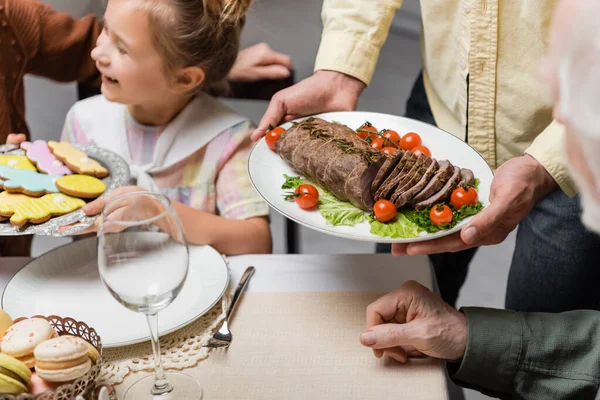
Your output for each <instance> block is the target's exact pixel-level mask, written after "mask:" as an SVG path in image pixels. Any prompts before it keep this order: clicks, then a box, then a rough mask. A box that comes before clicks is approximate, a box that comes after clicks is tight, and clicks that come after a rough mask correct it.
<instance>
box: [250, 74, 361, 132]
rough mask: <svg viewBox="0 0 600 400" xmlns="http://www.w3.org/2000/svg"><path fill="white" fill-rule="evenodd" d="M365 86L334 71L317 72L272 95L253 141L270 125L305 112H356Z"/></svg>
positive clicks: (298, 116)
mask: <svg viewBox="0 0 600 400" xmlns="http://www.w3.org/2000/svg"><path fill="white" fill-rule="evenodd" d="M365 87H366V85H365V84H364V83H363V82H362V81H360V80H358V79H356V78H353V77H351V76H349V75H346V74H342V73H341V72H335V71H317V72H315V74H314V75H313V76H311V77H310V78H306V79H304V80H303V81H301V82H299V83H297V84H295V85H294V86H292V87H289V88H287V89H284V90H282V91H280V92H278V93H276V94H275V96H273V98H272V99H271V103H270V104H269V108H268V109H267V111H266V113H265V115H264V116H263V118H262V119H261V120H260V123H259V124H258V128H257V129H256V130H255V131H254V133H252V140H254V141H256V140H258V139H260V138H261V137H263V136H264V135H265V133H266V131H267V129H268V127H269V126H277V125H279V124H280V123H281V122H287V121H291V120H293V119H296V118H300V117H304V116H306V115H311V114H317V113H322V112H328V111H354V110H355V109H356V104H357V103H358V97H359V96H360V94H361V93H362V91H363V90H364V88H365Z"/></svg>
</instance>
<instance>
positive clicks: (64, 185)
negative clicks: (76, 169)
mask: <svg viewBox="0 0 600 400" xmlns="http://www.w3.org/2000/svg"><path fill="white" fill-rule="evenodd" d="M56 187H57V188H58V189H59V190H60V191H61V192H63V193H66V194H68V195H69V196H75V197H81V198H84V199H95V198H96V197H98V196H100V195H101V194H102V193H104V191H106V185H105V184H104V182H102V181H101V180H100V179H98V178H94V177H93V176H88V175H66V176H62V177H60V178H58V179H57V180H56Z"/></svg>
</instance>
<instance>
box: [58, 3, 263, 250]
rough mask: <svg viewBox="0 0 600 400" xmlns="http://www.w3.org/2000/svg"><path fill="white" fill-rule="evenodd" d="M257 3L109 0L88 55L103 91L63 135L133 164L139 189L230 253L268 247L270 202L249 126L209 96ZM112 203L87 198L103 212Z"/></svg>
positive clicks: (93, 209)
mask: <svg viewBox="0 0 600 400" xmlns="http://www.w3.org/2000/svg"><path fill="white" fill-rule="evenodd" d="M250 3H251V0H195V1H190V0H109V1H108V6H107V10H106V13H105V25H104V30H103V32H102V34H101V35H100V37H99V38H98V41H97V46H96V48H95V49H94V50H93V51H92V58H93V59H94V60H95V62H96V65H97V67H98V69H99V70H100V72H101V74H102V95H101V96H97V97H93V98H91V99H87V100H84V101H81V102H79V103H77V104H75V105H74V106H73V108H72V109H71V111H70V112H69V114H68V116H67V121H66V124H65V127H64V131H63V140H68V141H71V142H74V143H94V144H95V145H97V146H99V147H103V148H107V149H109V150H112V151H114V152H116V153H117V154H119V155H120V156H122V157H123V158H124V159H125V160H127V161H128V162H129V163H130V165H131V172H132V176H133V177H134V178H136V179H137V186H128V187H124V188H120V189H118V190H116V191H114V192H113V193H111V195H110V198H112V197H114V196H117V195H120V194H123V193H125V192H131V191H142V190H153V191H159V192H162V193H163V194H165V195H166V196H167V197H169V198H170V199H171V200H172V201H173V205H174V207H175V210H176V211H177V213H178V214H179V217H180V219H181V221H182V222H183V225H184V229H185V233H186V236H187V239H188V241H189V242H190V243H194V244H209V245H212V246H213V247H215V248H216V249H217V250H218V251H220V252H223V253H225V254H242V253H267V252H270V251H271V236H270V230H269V222H268V219H267V216H268V213H269V209H268V206H267V205H266V204H265V203H264V202H263V201H262V200H261V199H260V197H259V196H258V194H257V193H256V192H255V191H254V189H253V187H252V185H251V183H250V180H249V178H248V174H247V170H246V164H247V159H248V153H249V150H250V146H251V142H250V140H249V134H250V132H251V131H252V124H251V122H250V121H248V120H247V119H246V118H244V117H242V116H239V115H237V114H236V113H235V112H233V111H232V110H230V109H229V108H227V107H225V106H224V105H222V104H220V103H219V102H217V101H216V100H214V99H213V98H212V97H210V96H208V95H206V94H203V93H202V92H201V89H206V88H208V87H219V86H221V85H222V83H223V82H224V81H225V79H226V77H227V74H228V72H229V70H230V69H231V67H232V65H233V64H234V62H235V60H236V57H237V54H238V50H239V34H240V30H241V25H242V20H243V17H244V15H245V13H246V11H247V10H248V7H249V6H250ZM106 200H108V199H100V200H96V201H94V202H92V203H89V204H88V205H87V206H86V207H85V208H84V211H85V212H86V214H88V215H95V214H98V213H99V212H100V211H101V209H102V207H103V205H104V204H105V202H106Z"/></svg>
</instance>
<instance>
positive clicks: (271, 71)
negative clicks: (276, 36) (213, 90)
mask: <svg viewBox="0 0 600 400" xmlns="http://www.w3.org/2000/svg"><path fill="white" fill-rule="evenodd" d="M292 68H293V65H292V61H291V60H290V57H289V56H288V55H286V54H282V53H278V52H276V51H275V50H273V49H272V48H271V47H270V46H269V45H268V44H266V43H259V44H255V45H254V46H251V47H248V48H246V49H243V50H241V51H240V52H239V54H238V57H237V59H236V60H235V64H234V65H233V67H232V69H231V71H230V72H229V77H228V78H229V80H231V81H234V82H255V81H259V80H262V79H271V80H276V79H284V78H287V77H288V76H290V74H291V69H292Z"/></svg>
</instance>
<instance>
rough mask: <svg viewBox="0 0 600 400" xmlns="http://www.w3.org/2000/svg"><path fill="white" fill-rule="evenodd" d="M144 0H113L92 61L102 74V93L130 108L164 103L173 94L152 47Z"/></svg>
mask: <svg viewBox="0 0 600 400" xmlns="http://www.w3.org/2000/svg"><path fill="white" fill-rule="evenodd" d="M138 1H143V0H110V1H109V2H108V7H107V9H106V13H105V14H104V19H105V24H104V30H103V31H102V33H101V34H100V36H99V37H98V40H97V42H96V48H94V50H92V58H93V59H94V61H96V66H97V67H98V69H99V70H100V73H101V74H102V94H104V96H106V98H107V99H108V100H109V101H113V102H117V103H122V104H126V105H129V106H139V105H154V104H161V103H163V102H164V101H166V100H168V99H169V98H170V97H171V96H173V95H175V93H173V91H172V90H171V89H172V85H171V80H170V79H169V78H168V77H167V76H166V74H165V70H164V64H163V62H162V60H161V57H160V55H159V53H158V52H157V51H156V49H155V47H154V45H153V43H152V42H153V37H152V34H151V31H150V25H149V18H148V16H147V15H146V13H145V12H144V11H143V10H141V9H140V8H139V7H137V5H138V4H139V3H138Z"/></svg>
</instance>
